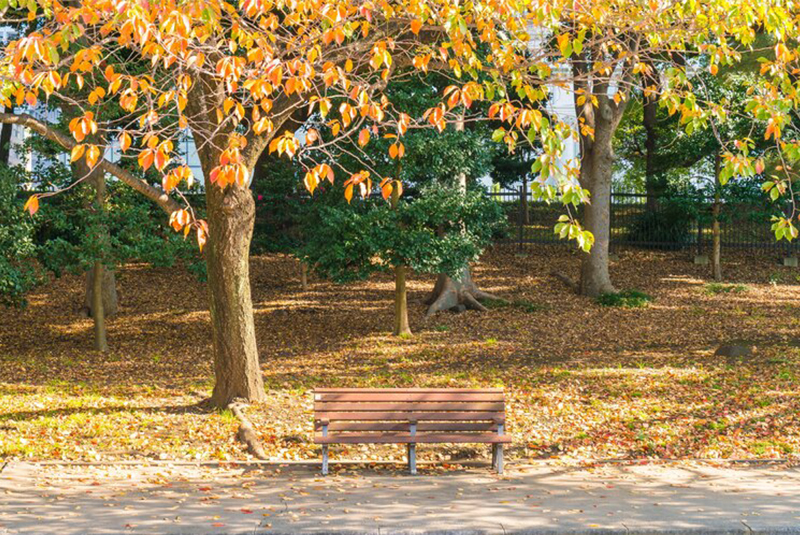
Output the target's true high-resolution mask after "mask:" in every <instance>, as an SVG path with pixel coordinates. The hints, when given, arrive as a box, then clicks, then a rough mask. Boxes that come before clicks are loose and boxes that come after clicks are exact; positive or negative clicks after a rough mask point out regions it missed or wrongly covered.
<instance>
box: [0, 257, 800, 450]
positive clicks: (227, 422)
mask: <svg viewBox="0 0 800 535" xmlns="http://www.w3.org/2000/svg"><path fill="white" fill-rule="evenodd" d="M577 263H578V257H577V255H575V254H573V253H572V251H570V250H569V249H568V248H566V247H564V246H560V247H558V246H557V247H537V248H535V249H531V250H530V256H528V257H518V256H516V255H515V254H514V251H513V250H509V251H505V252H504V251H494V252H492V253H489V254H487V255H486V258H485V259H484V261H483V262H482V263H481V264H480V265H479V266H477V269H476V279H477V280H478V282H479V283H480V285H481V286H482V287H483V288H485V289H487V290H489V291H492V292H494V293H496V294H498V295H500V296H501V297H504V298H506V299H508V300H510V301H514V303H515V304H514V305H513V306H505V307H502V306H501V307H493V308H492V309H491V310H490V311H489V312H488V313H477V312H467V313H463V314H458V315H455V314H450V313H445V314H441V315H439V316H437V317H435V318H433V319H431V320H429V321H425V320H424V319H423V313H424V307H423V305H422V303H421V301H422V299H423V298H424V297H425V295H426V292H428V291H429V290H430V289H431V287H432V285H433V281H432V277H430V276H415V277H413V278H412V280H411V281H410V300H411V311H412V313H411V326H412V330H414V332H415V335H414V336H413V337H412V338H409V339H397V338H393V337H391V336H389V335H388V334H387V333H388V332H389V331H390V330H391V324H392V323H391V322H392V316H391V314H392V306H391V299H392V290H393V283H392V281H391V279H390V278H388V277H383V278H379V279H375V280H373V281H370V282H364V283H355V284H350V285H346V286H335V285H332V284H329V283H326V282H321V281H317V280H315V279H314V278H313V277H312V279H311V284H310V286H309V289H308V291H305V292H304V291H302V290H301V288H300V283H299V269H298V266H297V264H296V262H295V261H294V260H292V259H290V258H287V257H283V256H266V257H259V258H255V259H254V260H253V264H252V283H253V296H254V302H255V308H256V310H255V321H256V326H257V336H258V345H259V351H260V355H261V360H262V365H263V366H262V369H263V372H264V379H265V383H266V386H267V389H268V401H267V403H265V404H264V405H258V406H252V407H250V408H249V409H248V414H249V416H250V417H251V419H252V420H253V421H254V423H255V424H256V427H257V428H258V431H259V433H260V434H261V435H262V439H263V440H264V443H265V449H266V450H267V452H268V454H269V455H271V456H273V457H274V458H276V459H313V458H318V456H319V449H318V448H317V447H316V446H314V445H313V444H312V443H311V436H312V431H313V428H312V411H311V408H312V401H311V396H310V390H311V389H312V388H314V387H315V386H441V387H447V386H453V387H457V386H458V387H464V386H502V387H504V388H505V389H506V391H507V401H508V413H509V416H508V420H509V421H508V427H509V431H510V432H511V433H512V434H513V435H514V444H513V446H512V448H511V452H510V455H511V457H512V458H515V457H526V458H558V459H561V460H594V459H608V458H637V459H647V458H670V459H672V458H727V459H741V458H797V457H800V417H798V414H799V412H798V411H800V398H798V394H799V392H798V390H799V386H798V379H797V376H796V375H797V373H799V372H798V370H800V368H798V367H797V364H798V361H799V360H800V349H798V348H799V347H800V331H799V330H798V327H799V326H800V299H799V298H800V287H799V286H798V278H797V273H798V272H797V271H796V270H792V269H791V268H784V267H781V266H780V265H779V263H778V259H777V258H772V257H767V256H762V257H760V258H757V259H756V258H749V257H744V256H737V257H735V258H728V259H727V263H726V266H725V273H726V275H727V276H728V278H729V280H728V281H726V282H728V283H732V284H734V285H737V287H736V289H730V290H726V289H725V288H722V289H720V288H717V287H714V286H709V285H708V284H707V283H708V274H709V268H708V267H707V266H695V265H693V264H692V263H691V257H690V254H689V253H650V252H623V253H622V254H621V257H620V260H619V261H618V262H615V263H614V264H613V265H612V276H613V278H614V280H615V282H616V284H617V285H618V287H620V288H635V289H638V290H642V291H644V292H646V293H647V294H649V295H651V296H652V297H653V298H654V300H653V301H652V303H651V304H650V305H649V306H648V307H646V308H637V309H620V308H605V307H601V306H599V305H597V304H595V303H594V302H592V301H590V300H587V299H584V298H580V297H578V296H575V295H572V294H571V293H570V292H569V291H568V290H567V289H566V287H565V286H563V285H562V284H561V283H560V282H559V281H558V280H557V279H555V278H554V277H552V276H550V272H551V271H552V270H556V271H560V272H562V273H565V274H567V275H569V276H574V275H575V274H576V272H577ZM82 281H83V279H82V278H79V277H65V278H62V279H59V280H56V281H55V282H54V283H53V284H51V285H48V286H45V287H43V288H42V289H41V290H40V291H39V292H37V293H36V294H35V295H33V296H31V298H30V304H29V306H28V308H26V309H24V310H3V311H2V318H1V319H2V321H0V456H6V457H8V456H11V457H19V458H30V459H61V458H63V459H101V458H138V457H150V458H167V459H174V458H179V459H243V458H246V455H245V454H244V453H243V451H242V448H241V446H240V445H239V444H237V443H236V442H235V440H234V438H233V435H234V432H235V428H236V421H235V419H234V418H233V417H232V415H231V414H229V413H227V412H225V411H222V412H208V411H205V410H203V409H201V408H199V407H197V406H196V404H197V402H199V401H200V400H202V399H203V398H205V397H206V396H208V394H209V393H210V387H211V384H212V377H211V375H212V372H211V362H210V358H211V357H210V335H209V330H208V321H209V316H208V312H207V310H206V308H205V288H204V286H203V284H202V283H199V282H197V281H196V280H195V279H193V278H192V276H191V275H189V274H187V273H185V272H184V271H182V270H180V269H177V268H176V269H174V270H168V269H159V270H154V269H149V268H147V267H144V266H129V267H127V268H125V269H124V270H122V272H121V273H120V274H119V277H118V291H119V295H120V313H119V315H118V316H117V317H116V318H114V319H113V320H111V321H110V324H109V343H110V345H111V348H112V349H111V351H110V352H109V353H108V354H107V355H101V354H99V353H97V352H95V351H93V350H92V349H91V347H92V323H91V320H87V319H85V318H82V317H80V315H79V314H78V309H79V307H80V306H81V303H82V291H83V288H82ZM731 340H744V341H747V342H748V343H755V345H756V346H757V347H758V351H757V352H756V354H755V355H754V356H752V357H747V358H745V359H739V360H730V359H726V358H724V357H716V356H714V354H713V353H714V350H715V349H716V348H717V347H718V345H719V344H720V343H722V342H727V341H731ZM484 450H486V446H476V447H474V448H469V447H460V446H459V447H453V446H424V447H421V448H420V455H421V457H422V458H423V459H424V458H440V459H456V460H457V459H460V458H464V457H470V456H473V455H474V454H475V452H481V455H485V453H486V452H485V451H484ZM403 454H404V450H403V448H401V447H381V448H380V449H379V448H376V447H372V446H369V447H366V446H365V447H359V446H356V447H353V446H350V447H343V446H335V447H334V448H333V455H334V457H338V458H349V459H378V458H381V459H387V458H388V459H391V458H394V459H401V458H402V456H403Z"/></svg>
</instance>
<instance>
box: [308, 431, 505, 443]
mask: <svg viewBox="0 0 800 535" xmlns="http://www.w3.org/2000/svg"><path fill="white" fill-rule="evenodd" d="M314 442H315V443H317V444H439V443H458V444H473V443H474V444H508V443H510V442H511V437H510V436H509V435H502V436H498V435H497V434H496V433H457V434H456V433H419V434H417V435H415V436H413V437H412V436H411V435H410V434H409V433H380V434H376V433H373V434H369V433H363V434H350V435H348V434H342V435H330V434H329V435H328V436H325V437H324V436H322V434H316V435H314Z"/></svg>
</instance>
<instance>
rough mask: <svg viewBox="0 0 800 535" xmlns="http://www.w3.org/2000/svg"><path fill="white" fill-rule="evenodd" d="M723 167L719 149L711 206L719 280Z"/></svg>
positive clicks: (718, 277)
mask: <svg viewBox="0 0 800 535" xmlns="http://www.w3.org/2000/svg"><path fill="white" fill-rule="evenodd" d="M721 169H722V157H721V155H720V153H719V150H718V151H717V153H716V154H715V155H714V205H713V206H712V208H711V214H712V217H713V218H714V221H713V224H712V240H713V241H712V248H711V265H712V269H713V272H714V280H715V281H717V282H721V281H722V236H721V235H720V227H719V214H720V209H721V200H720V189H721V188H722V184H720V181H719V173H720V171H721Z"/></svg>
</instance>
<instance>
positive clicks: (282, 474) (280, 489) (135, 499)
mask: <svg viewBox="0 0 800 535" xmlns="http://www.w3.org/2000/svg"><path fill="white" fill-rule="evenodd" d="M43 526H46V528H44V529H43ZM312 532H313V533H325V534H328V535H337V534H340V535H401V534H402V535H422V534H425V533H426V534H430V535H434V534H435V535H511V534H518V535H523V534H524V535H556V534H559V533H561V534H566V533H569V534H570V535H582V534H583V535H587V534H592V535H644V534H649V535H652V534H653V533H655V532H660V533H669V534H670V535H712V534H713V535H735V534H741V535H754V534H761V535H791V534H795V535H796V534H800V470H798V469H796V468H794V469H793V468H785V467H775V466H749V467H747V468H742V467H736V466H727V467H722V466H711V465H709V464H708V463H689V462H681V463H679V464H677V465H675V464H673V463H670V464H645V465H623V464H605V465H602V466H595V467H560V468H559V467H553V466H547V465H542V464H534V465H522V464H521V463H518V464H516V465H514V466H513V467H511V468H510V469H509V470H508V472H507V473H506V475H505V476H503V477H502V478H498V477H496V476H494V475H492V474H491V473H490V472H488V471H487V470H486V469H485V468H482V467H473V468H463V469H461V470H458V471H451V472H446V473H438V474H437V475H436V476H432V475H431V470H430V469H429V468H428V467H427V466H421V470H420V474H419V475H418V476H409V475H407V474H404V473H398V472H397V471H396V470H394V469H392V468H388V467H386V466H382V465H379V466H375V467H373V468H368V469H367V468H363V467H350V469H348V470H343V471H339V472H338V473H337V474H335V475H331V476H328V477H322V476H320V474H319V472H318V471H317V470H316V469H315V468H314V467H311V466H307V465H298V464H292V465H287V464H271V463H258V464H255V463H229V462H226V463H222V464H219V463H211V464H202V465H198V464H194V463H172V462H164V461H145V462H141V461H139V462H136V463H135V464H133V465H120V464H113V465H107V464H100V465H92V466H75V465H66V466H65V465H45V464H41V463H39V464H33V463H26V462H24V461H12V462H11V463H9V465H8V466H6V467H5V469H4V470H0V534H2V535H11V534H14V535H17V534H23V533H30V534H41V533H58V534H59V535H73V534H76V535H77V534H80V535H86V534H90V533H147V534H154V533H158V534H167V533H170V534H178V533H180V534H183V535H189V534H191V535H197V534H212V533H213V534H215V535H222V534H234V533H235V534H242V535H244V534H248V535H255V534H259V535H263V534H277V533H279V534H290V533H291V534H296V533H312Z"/></svg>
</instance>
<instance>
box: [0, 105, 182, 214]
mask: <svg viewBox="0 0 800 535" xmlns="http://www.w3.org/2000/svg"><path fill="white" fill-rule="evenodd" d="M0 123H6V124H18V125H20V126H24V127H26V128H30V129H31V130H33V131H34V132H36V133H37V134H39V135H41V136H44V137H46V138H47V139H49V140H50V141H53V142H55V143H58V144H59V145H61V146H62V147H63V148H64V149H66V150H72V148H73V147H74V146H75V145H77V143H76V142H75V141H74V140H73V139H72V138H71V137H69V136H67V135H65V134H62V133H61V132H59V131H58V130H56V129H54V128H53V127H52V126H50V125H48V124H47V123H44V122H42V121H40V120H38V119H36V118H35V117H33V116H32V115H28V114H27V113H20V114H14V113H0ZM97 166H98V167H100V169H102V170H103V171H105V172H106V173H109V174H110V175H114V176H115V177H117V178H118V179H120V180H121V181H123V182H124V183H126V184H127V185H129V186H130V187H132V188H133V189H135V190H136V191H138V192H139V193H141V194H142V195H144V196H145V197H147V198H148V199H150V200H151V201H153V202H154V203H156V204H157V205H158V206H160V207H161V209H162V210H164V211H165V212H166V213H168V214H171V213H172V212H174V211H176V210H180V209H181V206H180V205H179V204H178V203H177V202H175V201H174V200H173V199H171V198H170V196H169V195H167V194H166V193H164V192H163V191H162V190H160V189H158V188H154V187H153V186H151V185H150V184H148V183H147V182H145V181H144V180H142V179H141V178H139V177H137V176H135V175H134V174H133V173H131V172H130V171H128V170H126V169H123V168H122V167H120V166H118V165H117V164H114V163H111V162H109V161H108V160H105V159H103V160H100V161H99V162H98V163H97Z"/></svg>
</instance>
